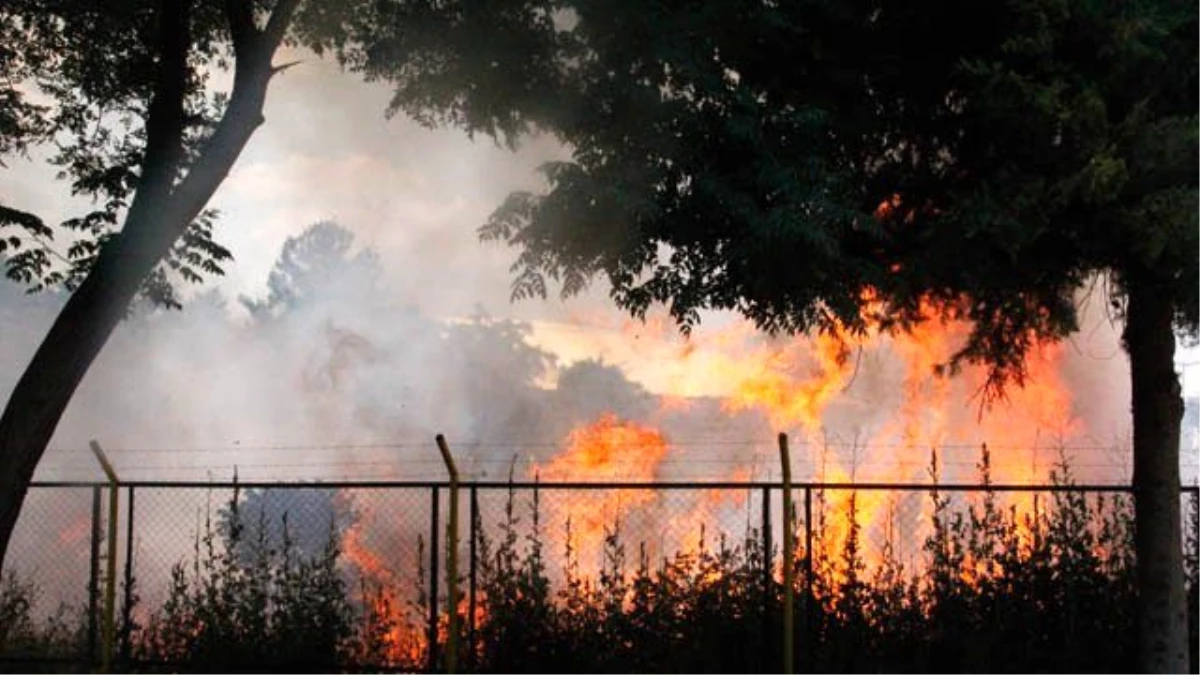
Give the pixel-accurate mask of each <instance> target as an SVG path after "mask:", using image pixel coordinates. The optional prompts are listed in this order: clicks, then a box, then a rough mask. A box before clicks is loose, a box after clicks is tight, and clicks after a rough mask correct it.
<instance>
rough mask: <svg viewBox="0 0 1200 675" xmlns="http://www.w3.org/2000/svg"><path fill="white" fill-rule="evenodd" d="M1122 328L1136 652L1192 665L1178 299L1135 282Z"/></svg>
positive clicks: (1146, 664) (1158, 661) (1167, 666)
mask: <svg viewBox="0 0 1200 675" xmlns="http://www.w3.org/2000/svg"><path fill="white" fill-rule="evenodd" d="M1127 291H1128V306H1127V311H1126V317H1125V318H1126V323H1125V332H1124V342H1125V349H1126V351H1127V352H1128V353H1129V366H1130V371H1131V375H1132V380H1133V498H1134V508H1135V511H1136V515H1135V526H1134V527H1135V539H1134V541H1135V549H1136V553H1137V587H1138V601H1137V603H1138V604H1137V610H1138V612H1137V615H1138V639H1139V650H1140V654H1139V658H1140V665H1141V669H1142V671H1143V672H1148V673H1171V672H1174V673H1180V672H1185V671H1186V670H1187V667H1188V645H1187V614H1186V606H1187V603H1186V601H1185V597H1184V588H1183V585H1184V584H1183V546H1182V540H1181V536H1182V529H1181V515H1180V500H1179V492H1180V483H1179V425H1180V422H1181V420H1182V419H1183V399H1182V398H1181V395H1180V386H1179V378H1178V376H1177V375H1176V373H1175V359H1174V357H1175V333H1174V331H1173V320H1174V305H1173V304H1172V303H1171V301H1170V296H1169V295H1168V294H1167V293H1164V292H1161V291H1160V290H1159V289H1158V288H1156V287H1155V285H1154V284H1153V283H1146V282H1143V281H1138V280H1131V281H1130V283H1129V287H1128V288H1127Z"/></svg>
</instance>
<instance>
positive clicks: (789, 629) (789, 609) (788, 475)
mask: <svg viewBox="0 0 1200 675" xmlns="http://www.w3.org/2000/svg"><path fill="white" fill-rule="evenodd" d="M779 461H780V463H781V464H782V465H783V512H784V514H786V515H785V518H786V519H787V521H790V520H791V518H790V517H789V516H790V514H791V512H792V461H791V458H790V457H789V456H788V437H787V434H784V433H781V434H779ZM792 549H793V542H792V527H791V522H787V524H786V527H784V528H783V672H785V673H791V672H793V665H794V664H793V659H794V649H795V643H794V641H795V638H796V636H795V632H794V630H793V628H794V623H793V622H794V618H795V617H794V614H793V612H794V609H795V607H794V604H793V603H794V600H795V594H796V590H795V588H794V587H793V583H792V555H793V554H792Z"/></svg>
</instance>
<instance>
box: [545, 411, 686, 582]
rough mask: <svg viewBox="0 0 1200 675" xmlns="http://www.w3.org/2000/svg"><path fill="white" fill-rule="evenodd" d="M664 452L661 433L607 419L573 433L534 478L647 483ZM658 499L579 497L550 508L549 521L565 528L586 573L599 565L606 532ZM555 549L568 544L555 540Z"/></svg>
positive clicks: (632, 494)
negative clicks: (563, 525) (561, 449)
mask: <svg viewBox="0 0 1200 675" xmlns="http://www.w3.org/2000/svg"><path fill="white" fill-rule="evenodd" d="M668 449H669V445H668V443H667V439H666V437H665V436H664V435H663V434H662V432H660V431H658V430H656V429H653V428H651V427H648V426H643V425H641V424H638V423H635V422H630V421H622V420H620V419H618V418H617V416H616V415H614V414H612V413H606V414H604V415H602V416H601V417H600V419H598V420H596V421H595V422H593V423H591V424H587V425H584V426H581V427H579V428H576V429H574V430H572V431H571V432H570V434H569V435H568V436H567V439H566V443H565V449H564V451H563V452H562V453H561V454H559V455H558V456H556V457H555V458H554V459H553V460H551V462H550V463H549V464H547V465H545V466H542V467H538V469H537V473H538V476H539V477H540V478H541V479H543V480H548V481H585V482H604V481H613V482H650V481H654V480H655V479H656V478H657V476H658V468H659V465H660V464H661V462H662V460H663V459H664V458H665V457H666V455H667V452H668ZM657 499H658V496H657V493H656V492H655V491H654V490H649V489H616V490H597V491H594V492H586V493H581V494H579V495H578V496H573V497H572V499H571V500H570V503H568V504H564V505H551V506H550V513H551V516H552V517H553V519H554V520H552V521H551V522H552V523H554V525H556V526H557V525H558V524H561V523H564V522H567V521H569V522H570V524H571V533H570V536H571V538H572V541H570V542H569V543H570V545H571V546H572V547H573V548H574V550H575V551H576V552H577V554H578V557H579V560H580V561H581V564H582V565H583V566H584V567H585V569H590V568H591V566H592V563H595V564H599V561H600V560H601V556H602V551H603V547H604V539H605V536H606V533H607V531H608V530H609V529H611V528H613V527H615V526H617V525H618V524H619V523H620V522H622V521H624V520H625V519H626V517H627V516H629V515H630V514H631V513H632V512H634V511H636V510H637V509H639V508H640V507H643V506H645V505H647V504H651V503H653V502H655V501H656V500H657ZM552 532H553V536H554V537H555V538H558V537H559V534H558V532H559V530H558V528H557V527H554V528H553V529H552ZM564 536H565V535H564ZM559 543H561V544H563V545H565V544H566V543H568V542H566V541H563V540H562V539H561V538H560V539H559Z"/></svg>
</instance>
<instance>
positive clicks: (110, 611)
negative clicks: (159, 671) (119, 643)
mask: <svg viewBox="0 0 1200 675" xmlns="http://www.w3.org/2000/svg"><path fill="white" fill-rule="evenodd" d="M89 445H90V446H91V448H92V453H93V454H94V455H96V460H97V461H99V462H100V468H102V469H104V473H105V475H106V476H108V552H107V553H106V555H107V560H106V562H107V565H105V571H104V644H103V645H101V649H100V671H101V672H104V673H107V672H111V671H112V658H113V647H114V645H115V643H116V638H117V631H116V605H117V510H118V503H119V502H118V500H119V499H120V498H121V496H120V494H119V492H118V490H119V489H120V487H121V482H120V481H119V480H118V479H117V472H116V471H114V470H113V466H112V464H110V463H109V461H108V457H106V456H105V455H104V450H103V449H101V448H100V444H99V443H97V442H96V441H95V440H93V441H91V442H90V443H89Z"/></svg>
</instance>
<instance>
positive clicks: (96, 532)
mask: <svg viewBox="0 0 1200 675" xmlns="http://www.w3.org/2000/svg"><path fill="white" fill-rule="evenodd" d="M100 489H101V488H100V486H99V485H96V486H94V487H93V488H92V545H91V551H90V553H89V556H90V557H89V559H88V560H89V566H88V624H87V657H88V663H91V664H93V665H94V664H95V663H96V646H97V644H96V643H97V635H96V628H97V625H96V618H97V613H98V612H99V609H100Z"/></svg>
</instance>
